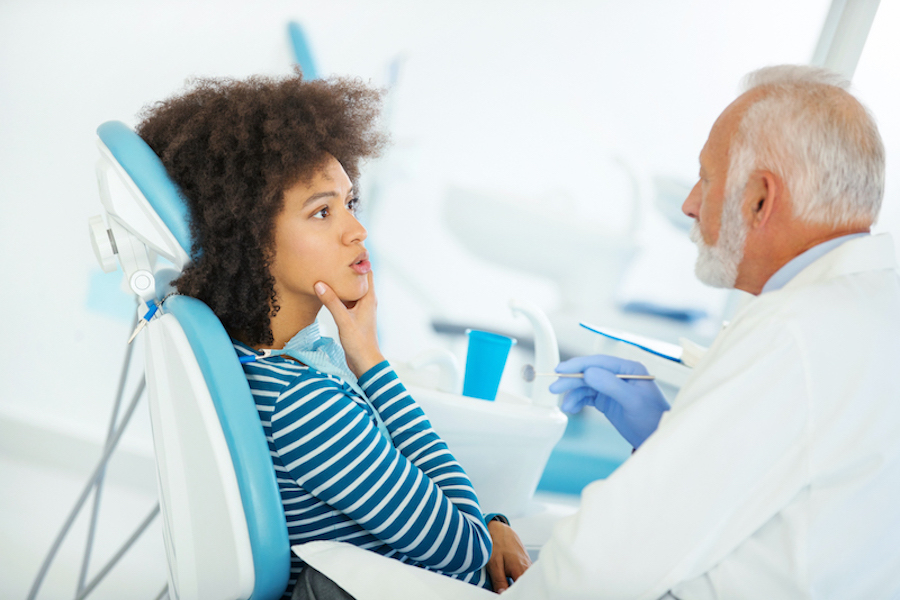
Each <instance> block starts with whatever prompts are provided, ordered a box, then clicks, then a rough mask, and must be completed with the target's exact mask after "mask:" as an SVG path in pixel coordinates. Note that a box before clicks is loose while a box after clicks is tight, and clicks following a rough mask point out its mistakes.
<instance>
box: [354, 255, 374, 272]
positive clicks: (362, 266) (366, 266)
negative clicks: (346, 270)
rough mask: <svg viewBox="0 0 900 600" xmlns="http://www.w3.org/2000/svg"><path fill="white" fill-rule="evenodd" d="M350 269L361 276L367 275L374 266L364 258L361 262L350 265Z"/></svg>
mask: <svg viewBox="0 0 900 600" xmlns="http://www.w3.org/2000/svg"><path fill="white" fill-rule="evenodd" d="M350 268H351V269H353V270H354V271H356V272H357V273H359V274H360V275H365V274H366V273H368V272H369V271H371V270H372V264H371V263H370V262H369V259H367V258H364V259H362V260H361V261H359V262H355V263H353V264H352V265H350Z"/></svg>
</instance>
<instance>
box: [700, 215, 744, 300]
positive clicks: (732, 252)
mask: <svg viewBox="0 0 900 600" xmlns="http://www.w3.org/2000/svg"><path fill="white" fill-rule="evenodd" d="M731 200H732V198H726V199H725V201H724V204H725V206H724V208H723V209H722V224H721V226H720V227H719V241H718V242H716V245H715V246H710V245H708V244H707V243H706V242H704V241H703V235H702V234H701V233H700V224H699V223H698V222H697V221H694V225H693V227H691V241H692V242H694V243H695V244H697V250H698V251H699V254H698V255H697V264H696V265H695V267H694V273H695V274H696V275H697V279H699V280H700V281H702V282H703V283H705V284H706V285H710V286H712V287H717V288H733V287H734V283H735V281H737V275H738V266H739V265H740V264H741V260H742V259H743V258H744V242H745V241H746V240H747V229H748V227H747V226H746V225H744V223H742V222H741V214H740V204H739V203H738V202H731ZM732 207H734V208H732ZM735 209H736V210H735Z"/></svg>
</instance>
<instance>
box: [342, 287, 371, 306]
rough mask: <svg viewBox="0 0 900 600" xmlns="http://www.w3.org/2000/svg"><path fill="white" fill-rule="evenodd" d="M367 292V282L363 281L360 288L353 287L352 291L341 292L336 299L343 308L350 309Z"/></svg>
mask: <svg viewBox="0 0 900 600" xmlns="http://www.w3.org/2000/svg"><path fill="white" fill-rule="evenodd" d="M368 292H369V282H368V281H364V282H363V284H362V285H360V286H354V289H348V290H341V292H340V293H338V298H340V299H341V302H343V303H344V305H345V306H347V307H350V306H353V305H354V304H356V303H357V302H358V301H359V300H360V299H361V298H362V297H363V296H365V295H366V294H367V293H368Z"/></svg>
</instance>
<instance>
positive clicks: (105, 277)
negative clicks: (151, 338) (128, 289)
mask: <svg viewBox="0 0 900 600" xmlns="http://www.w3.org/2000/svg"><path fill="white" fill-rule="evenodd" d="M123 277H125V275H124V274H123V273H122V269H116V270H115V271H113V272H112V273H104V272H103V271H101V270H100V269H99V268H95V269H92V270H91V278H90V280H89V281H88V293H87V300H86V301H85V307H86V308H87V309H88V310H89V311H91V312H95V313H100V314H103V315H106V316H108V317H112V318H114V319H116V320H120V321H125V322H126V323H130V322H131V321H133V320H134V315H135V313H136V312H137V301H136V300H135V297H134V296H133V295H131V294H127V293H125V292H124V291H122V278H123Z"/></svg>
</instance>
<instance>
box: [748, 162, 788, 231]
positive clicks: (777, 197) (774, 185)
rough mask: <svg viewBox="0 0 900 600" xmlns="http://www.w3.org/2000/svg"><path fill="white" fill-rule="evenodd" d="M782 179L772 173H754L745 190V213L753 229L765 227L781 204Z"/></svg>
mask: <svg viewBox="0 0 900 600" xmlns="http://www.w3.org/2000/svg"><path fill="white" fill-rule="evenodd" d="M782 192H783V187H782V185H781V179H780V178H779V177H778V176H777V175H775V174H774V173H772V172H771V171H754V172H753V173H751V174H750V178H749V179H748V180H747V187H746V188H745V190H744V211H745V213H744V214H746V215H747V216H748V222H749V223H750V227H752V228H760V227H764V226H765V225H766V224H767V223H768V222H769V220H770V219H771V218H772V215H773V214H774V213H775V211H776V210H777V209H779V208H783V207H782V206H781V204H782V203H783V201H784V199H783V198H782V195H783V194H782Z"/></svg>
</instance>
